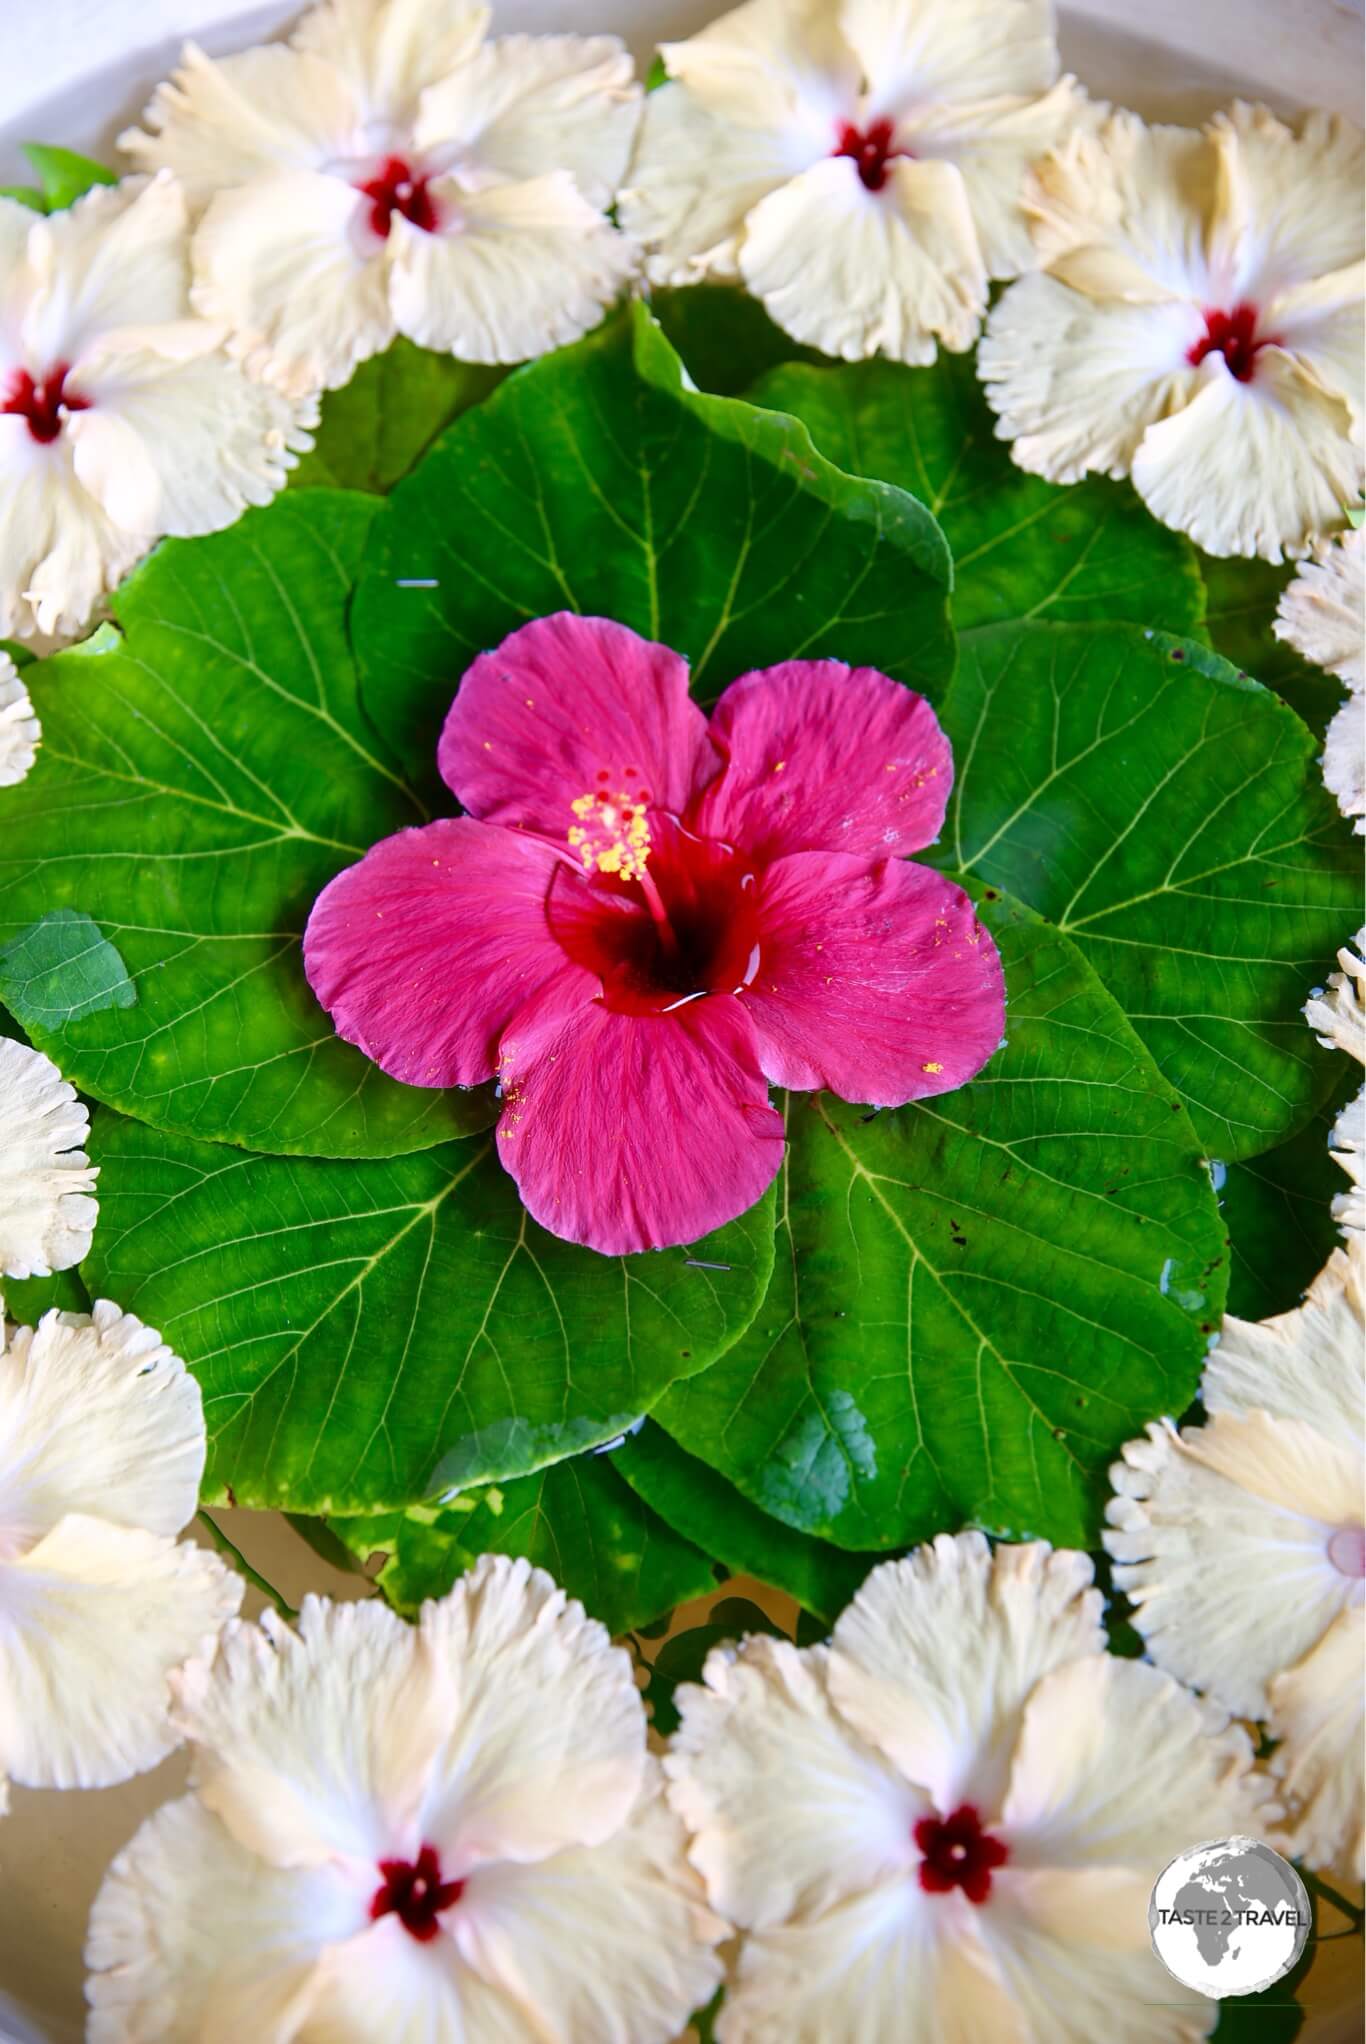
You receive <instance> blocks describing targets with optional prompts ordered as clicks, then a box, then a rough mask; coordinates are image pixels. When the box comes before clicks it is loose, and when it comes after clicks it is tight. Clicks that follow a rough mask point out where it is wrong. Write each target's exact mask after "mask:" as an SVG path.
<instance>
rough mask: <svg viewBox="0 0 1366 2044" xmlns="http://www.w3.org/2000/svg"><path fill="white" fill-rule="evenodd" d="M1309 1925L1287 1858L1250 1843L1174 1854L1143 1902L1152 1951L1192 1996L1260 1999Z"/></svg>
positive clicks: (1229, 1842)
mask: <svg viewBox="0 0 1366 2044" xmlns="http://www.w3.org/2000/svg"><path fill="white" fill-rule="evenodd" d="M1311 1921H1312V1917H1311V1915H1310V1909H1309V1897H1308V1895H1307V1893H1306V1892H1305V1886H1304V1883H1303V1881H1302V1880H1301V1879H1300V1877H1299V1875H1298V1874H1297V1873H1296V1872H1295V1869H1294V1868H1293V1867H1292V1866H1291V1864H1290V1862H1289V1860H1287V1859H1282V1858H1281V1855H1280V1854H1279V1853H1278V1852H1274V1851H1273V1850H1272V1848H1271V1847H1270V1846H1269V1845H1263V1844H1262V1843H1261V1842H1260V1840H1258V1839H1256V1838H1216V1839H1214V1840H1212V1841H1211V1842H1210V1843H1209V1844H1208V1845H1195V1846H1192V1847H1191V1849H1190V1851H1189V1852H1182V1853H1178V1854H1177V1857H1176V1858H1175V1859H1174V1860H1173V1861H1172V1862H1171V1864H1170V1866H1166V1867H1164V1868H1163V1869H1162V1872H1161V1873H1160V1874H1159V1875H1158V1877H1157V1885H1156V1887H1155V1888H1154V1889H1153V1899H1152V1901H1151V1902H1150V1903H1149V1904H1148V1928H1149V1930H1150V1931H1151V1932H1152V1939H1153V1950H1154V1951H1155V1952H1156V1953H1157V1956H1158V1958H1159V1959H1160V1960H1161V1961H1162V1963H1163V1965H1164V1966H1165V1967H1166V1969H1167V1971H1168V1972H1169V1973H1170V1974H1171V1975H1172V1976H1173V1978H1174V1979H1177V1980H1179V1981H1180V1982H1181V1985H1182V1986H1183V1987H1189V1988H1191V1989H1193V1990H1194V1992H1195V1993H1197V1994H1207V1995H1209V1996H1211V1997H1212V1998H1213V1999H1214V2000H1215V2001H1223V2000H1224V1999H1226V1997H1227V1996H1229V1995H1231V1994H1259V1993H1260V1992H1261V1990H1262V1989H1263V1988H1264V1987H1270V1986H1272V1985H1273V1984H1274V1982H1276V1981H1277V1980H1281V1979H1283V1978H1284V1976H1285V1975H1286V1974H1287V1973H1288V1972H1289V1971H1290V1969H1291V1967H1292V1966H1293V1965H1294V1964H1295V1961H1296V1960H1297V1959H1298V1958H1299V1956H1300V1953H1301V1952H1302V1951H1303V1950H1304V1942H1305V1939H1306V1938H1307V1937H1308V1935H1309V1927H1310V1923H1311Z"/></svg>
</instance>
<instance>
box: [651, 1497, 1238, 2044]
mask: <svg viewBox="0 0 1366 2044" xmlns="http://www.w3.org/2000/svg"><path fill="white" fill-rule="evenodd" d="M1100 1616H1101V1598H1100V1594H1099V1592H1098V1591H1096V1590H1095V1589H1093V1588H1092V1587H1091V1564H1090V1561H1089V1560H1088V1559H1087V1557H1086V1556H1085V1555H1082V1554H1068V1553H1056V1554H1055V1553H1052V1552H1051V1551H1050V1550H1049V1549H1048V1548H1047V1547H1045V1546H1043V1545H1040V1544H1031V1545H1028V1546H1021V1547H998V1548H997V1549H996V1551H995V1553H994V1554H993V1553H992V1552H991V1550H990V1549H989V1547H988V1546H987V1543H986V1541H985V1540H984V1539H983V1538H982V1536H981V1535H980V1534H977V1533H963V1534H959V1535H958V1536H957V1537H956V1538H951V1537H949V1536H948V1535H941V1536H940V1538H939V1539H937V1540H936V1541H935V1542H934V1544H933V1546H931V1547H922V1548H919V1549H917V1550H916V1551H915V1552H914V1553H912V1554H911V1555H908V1556H907V1557H906V1558H905V1559H904V1560H902V1561H896V1562H887V1563H885V1564H883V1565H882V1566H881V1567H879V1568H876V1569H874V1571H873V1573H872V1574H871V1575H870V1576H869V1577H868V1579H867V1581H866V1582H865V1584H864V1586H863V1588H862V1589H861V1590H860V1592H859V1594H858V1596H857V1597H856V1598H855V1600H854V1602H853V1603H852V1604H851V1605H850V1606H849V1608H848V1609H847V1610H846V1611H845V1613H844V1615H843V1616H842V1617H841V1619H840V1621H839V1623H838V1624H837V1625H836V1627H835V1631H834V1636H833V1639H832V1640H831V1642H830V1645H829V1646H828V1647H816V1648H810V1649H807V1650H805V1651H799V1650H798V1649H797V1648H795V1647H793V1646H790V1645H788V1644H787V1642H785V1641H775V1640H772V1639H748V1640H746V1641H745V1642H744V1644H743V1645H742V1646H741V1647H740V1648H739V1649H738V1650H737V1649H734V1648H728V1647H727V1648H718V1649H716V1650H715V1651H714V1652H713V1653H712V1654H711V1656H710V1657H709V1659H708V1661H707V1664H706V1667H705V1668H704V1670H703V1681H704V1684H705V1686H704V1687H691V1686H689V1687H685V1688H683V1689H681V1690H680V1691H679V1692H678V1693H677V1699H676V1700H677V1701H678V1702H679V1704H680V1707H681V1711H682V1723H681V1726H680V1728H679V1730H678V1733H677V1734H676V1736H675V1741H674V1748H673V1752H672V1754H671V1755H670V1757H669V1759H668V1760H667V1761H666V1763H665V1765H666V1769H667V1771H668V1774H669V1776H670V1779H671V1790H670V1793H671V1797H672V1800H673V1802H674V1804H675V1806H676V1808H677V1809H678V1811H679V1813H680V1814H681V1816H682V1817H683V1819H684V1821H685V1823H686V1824H687V1826H688V1828H689V1830H690V1831H691V1832H692V1834H693V1840H692V1846H691V1857H692V1860H693V1863H694V1865H695V1866H696V1867H697V1868H698V1870H699V1871H700V1872H701V1874H702V1876H703V1878H704V1879H705V1881H706V1884H707V1889H708V1893H709V1895H710V1897H711V1900H712V1902H713V1904H714V1905H715V1907H716V1908H717V1909H718V1910H719V1911H721V1912H722V1913H723V1914H724V1915H726V1916H728V1917H730V1918H731V1919H732V1920H733V1921H734V1922H735V1923H737V1924H739V1925H740V1926H741V1927H742V1928H743V1930H744V1931H745V1932H746V1933H747V1935H746V1937H745V1939H744V1943H743V1945H742V1947H741V1950H740V1954H739V1959H738V1964H737V1971H736V1978H735V1980H734V1982H733V1983H732V1985H731V1986H730V1987H729V1988H728V1989H727V1993H726V1999H725V2003H724V2005H723V2008H722V2012H721V2016H720V2020H719V2022H718V2024H717V2036H718V2038H719V2039H721V2040H722V2044H873V2040H877V2044H881V2040H883V2039H885V2038H893V2037H894V2038H896V2039H897V2040H898V2044H950V2040H955V2044H980V2040H983V2039H988V2038H989V2039H991V2040H992V2044H1095V2040H1096V2039H1097V2038H1099V2037H1104V2038H1106V2039H1108V2040H1113V2044H1165V2040H1178V2039H1180V2040H1184V2039H1190V2038H1198V2037H1203V2036H1205V2035H1206V2034H1207V2032H1208V2031H1209V2030H1210V2029H1211V2028H1212V2027H1213V2020H1214V2016H1215V2013H1216V2010H1215V2008H1214V2005H1213V2004H1201V2005H1199V2006H1198V2007H1196V2006H1191V2005H1189V2004H1187V2003H1177V2004H1173V1998H1172V1995H1171V1983H1170V1980H1169V1978H1168V1976H1167V1975H1166V1974H1164V1972H1163V1970H1162V1968H1161V1966H1160V1964H1159V1963H1158V1961H1157V1960H1156V1959H1155V1958H1154V1956H1153V1952H1152V1947H1151V1944H1150V1942H1149V1936H1148V1899H1149V1895H1150V1892H1151V1889H1152V1883H1153V1881H1154V1880H1155V1879H1156V1877H1157V1874H1158V1873H1159V1871H1160V1870H1161V1868H1162V1866H1163V1865H1164V1864H1165V1863H1166V1862H1167V1861H1168V1860H1169V1859H1171V1858H1172V1856H1173V1855H1174V1854H1175V1853H1176V1852H1178V1851H1179V1850H1181V1849H1182V1848H1183V1847H1186V1846H1188V1845H1192V1844H1195V1843H1197V1842H1198V1841H1200V1840H1202V1839H1206V1838H1210V1837H1219V1836H1220V1835H1222V1834H1226V1833H1229V1832H1236V1831H1238V1830H1240V1829H1243V1828H1246V1825H1247V1822H1248V1819H1249V1816H1250V1814H1251V1812H1252V1810H1253V1809H1254V1808H1255V1805H1256V1799H1257V1798H1258V1797H1259V1796H1261V1795H1264V1794H1265V1793H1266V1791H1267V1787H1268V1785H1267V1784H1266V1783H1265V1782H1261V1783H1256V1782H1254V1780H1253V1778H1252V1777H1251V1775H1250V1768H1251V1762H1252V1751H1251V1746H1250V1744H1249V1742H1248V1740H1247V1738H1246V1737H1245V1736H1244V1734H1243V1733H1242V1732H1241V1731H1239V1730H1237V1729H1234V1728H1230V1727H1229V1726H1228V1724H1227V1722H1226V1720H1225V1719H1223V1718H1222V1717H1220V1716H1218V1715H1217V1714H1215V1713H1214V1712H1212V1711H1210V1710H1209V1709H1207V1708H1204V1707H1202V1706H1201V1705H1199V1704H1198V1703H1197V1702H1196V1700H1195V1699H1194V1698H1193V1697H1192V1696H1190V1695H1189V1694H1188V1692H1187V1691H1185V1690H1184V1689H1182V1688H1180V1687H1179V1686H1178V1685H1177V1684H1176V1683H1175V1682H1173V1681H1172V1680H1171V1679H1170V1677H1169V1676H1166V1675H1164V1674H1162V1673H1160V1672H1159V1671H1158V1670H1157V1669H1156V1668H1152V1667H1148V1666H1146V1665H1145V1664H1143V1663H1140V1662H1135V1661H1120V1660H1116V1659H1113V1658H1111V1657H1110V1656H1109V1655H1108V1654H1107V1653H1106V1652H1105V1634H1104V1631H1103V1630H1102V1627H1101V1623H1100Z"/></svg>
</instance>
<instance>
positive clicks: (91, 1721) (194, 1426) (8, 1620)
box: [0, 1299, 242, 1788]
mask: <svg viewBox="0 0 1366 2044" xmlns="http://www.w3.org/2000/svg"><path fill="white" fill-rule="evenodd" d="M203 1467H204V1416H203V1412H202V1410H201V1407H200V1398H199V1386H198V1385H197V1384H196V1383H195V1381H194V1379H193V1377H191V1376H190V1375H189V1373H188V1371H187V1370H186V1368H185V1365H184V1364H183V1363H182V1362H181V1361H180V1359H179V1357H178V1356H174V1355H172V1353H171V1351H170V1349H169V1348H167V1347H166V1345H165V1343H164V1342H163V1341H162V1340H161V1339H160V1337H159V1336H158V1335H157V1334H156V1333H155V1332H154V1331H153V1330H152V1329H151V1328H150V1327H144V1326H143V1324H142V1322H141V1321H140V1320H136V1319H135V1318H134V1317H133V1315H132V1314H131V1313H120V1311H119V1309H118V1307H117V1306H114V1305H111V1304H110V1302H109V1301H108V1300H107V1299H102V1300H99V1301H97V1303H96V1305H95V1309H94V1312H93V1314H84V1313H59V1312H55V1311H54V1312H51V1313H45V1314H44V1315H43V1318H42V1320H41V1321H40V1322H39V1324H38V1326H37V1327H36V1328H32V1327H18V1328H14V1327H10V1328H6V1327H5V1325H4V1320H3V1313H0V1781H2V1780H3V1778H4V1777H5V1776H7V1775H8V1776H9V1777H10V1778H11V1779H13V1780H14V1781H17V1782H22V1783H24V1784H25V1785H27V1786H28V1787H31V1788H101V1787H104V1786H105V1785H106V1784H108V1783H110V1782H116V1781H122V1780H124V1779H125V1778H126V1777H127V1776H128V1775H130V1774H137V1773H140V1772H141V1771H142V1770H143V1769H144V1768H148V1767H153V1766H155V1765H156V1763H157V1761H159V1760H161V1759H162V1758H163V1757H164V1756H165V1755H166V1754H167V1753H169V1752H170V1751H171V1750H172V1748H173V1747H175V1746H177V1745H179V1743H180V1737H179V1734H178V1733H177V1732H176V1731H175V1730H174V1728H173V1727H172V1724H171V1721H170V1718H169V1715H168V1708H169V1705H170V1701H171V1696H170V1688H169V1681H168V1678H169V1676H170V1675H171V1673H172V1671H173V1670H175V1669H176V1668H178V1667H180V1666H181V1665H182V1664H183V1663H185V1662H186V1661H188V1660H190V1659H191V1658H192V1657H193V1656H196V1655H200V1654H203V1653H206V1652H211V1651H212V1648H213V1643H214V1640H215V1638H216V1636H217V1634H218V1631H219V1628H220V1627H221V1626H222V1625H223V1624H224V1623H225V1621H226V1620H227V1619H229V1618H230V1617H231V1616H232V1614H233V1613H234V1612H235V1611H236V1610H237V1607H238V1605H239V1604H240V1602H241V1598H242V1584H241V1580H240V1578H239V1577H237V1576H236V1575H234V1574H232V1573H230V1572H229V1571H228V1570H227V1569H226V1568H224V1566H223V1564H222V1563H221V1562H220V1561H219V1560H218V1559H217V1558H216V1557H215V1556H214V1555H211V1554H206V1553H205V1552H204V1551H203V1549H201V1548H198V1547H194V1546H192V1545H191V1544H190V1543H189V1542H188V1541H183V1542H177V1540H176V1538H175V1536H176V1534H177V1533H178V1532H179V1531H180V1529H181V1527H182V1526H184V1525H185V1524H186V1523H187V1522H188V1520H190V1519H191V1518H192V1517H193V1515H194V1511H195V1507H196V1505H197V1503H198V1500H199V1479H200V1476H201V1474H202V1471H203Z"/></svg>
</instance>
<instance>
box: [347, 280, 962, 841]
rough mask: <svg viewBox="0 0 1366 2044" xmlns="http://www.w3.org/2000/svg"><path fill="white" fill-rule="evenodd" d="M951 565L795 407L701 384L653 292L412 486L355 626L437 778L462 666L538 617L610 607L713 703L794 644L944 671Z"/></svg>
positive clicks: (420, 775) (910, 513)
mask: <svg viewBox="0 0 1366 2044" xmlns="http://www.w3.org/2000/svg"><path fill="white" fill-rule="evenodd" d="M949 575H950V570H949V560H948V553H947V550H946V548H945V545H944V540H943V535H942V534H941V533H940V531H939V528H938V526H937V525H936V524H935V522H934V520H933V519H932V518H931V517H930V515H929V513H928V512H927V511H926V510H925V509H924V508H923V506H922V505H920V504H918V503H915V502H914V501H913V500H912V499H911V498H909V497H908V496H906V495H905V493H904V492H903V491H900V490H897V489H893V488H890V487H889V486H888V485H887V484H885V483H878V482H860V481H855V480H852V479H851V478H850V477H848V476H846V475H844V474H842V473H841V472H840V471H839V470H838V469H835V468H832V467H831V466H830V464H829V463H828V462H826V461H825V460H823V459H822V458H821V456H820V455H818V454H817V453H816V451H815V449H814V448H813V447H812V444H811V439H810V435H809V434H808V433H807V432H806V429H805V428H804V427H803V426H801V425H799V424H798V423H796V422H795V421H793V420H791V419H783V418H779V417H776V416H775V415H773V414H771V413H767V412H760V411H756V410H754V409H753V408H752V407H751V406H749V405H746V404H742V403H739V402H737V401H735V400H733V399H727V398H714V397H704V396H702V395H701V394H700V393H699V392H697V391H695V390H693V389H691V388H690V387H689V386H688V385H687V384H686V383H685V380H684V377H683V372H682V368H681V365H680V363H679V360H678V357H677V356H676V355H675V354H674V352H673V350H672V349H671V348H670V346H669V344H668V342H667V341H666V340H665V338H664V336H663V335H662V333H661V332H660V331H659V328H658V327H657V326H656V325H655V324H654V322H653V321H652V320H651V318H650V316H649V314H648V312H647V311H646V310H645V308H644V307H643V306H639V305H637V306H636V307H634V308H633V309H632V310H631V311H630V312H628V313H626V314H623V315H621V316H620V317H618V318H616V319H614V320H611V321H609V322H608V323H607V324H606V325H605V326H603V327H601V328H600V329H599V330H598V332H597V333H595V334H593V335H590V336H589V338H588V339H587V340H585V341H581V342H580V343H578V345H577V346H575V347H573V348H566V349H563V350H562V351H561V352H560V353H559V354H557V355H551V356H547V357H546V359H545V360H544V361H541V362H537V363H534V364H533V365H532V366H531V367H530V368H527V369H522V370H519V371H518V372H517V373H516V374H515V375H513V376H510V377H509V378H508V380H507V382H506V383H504V384H503V385H501V387H500V388H499V389H498V390H497V391H495V392H494V394H493V396H492V397H491V398H489V399H488V401H487V402H486V403H485V404H482V405H478V406H476V407H475V408H474V409H473V410H472V411H469V412H467V413H466V414H465V415H464V417H463V418H461V419H458V420H457V421H456V423H455V424H454V425H453V426H452V427H450V428H449V430H448V431H447V432H446V433H444V434H443V435H442V437H441V439H440V440H439V441H438V442H437V444H436V446H435V447H434V448H433V449H432V451H431V453H430V454H429V455H428V456H427V458H426V459H425V460H424V461H423V462H422V463H421V464H420V465H419V467H418V468H417V469H416V470H414V472H413V474H412V475H411V476H409V477H408V478H407V480H406V481H404V482H402V483H400V484H399V486H398V488H397V489H396V490H395V491H394V493H393V495H392V496H391V497H390V498H389V500H388V503H387V505H386V507H385V509H384V511H383V512H382V513H381V515H380V517H379V519H378V520H377V521H376V524H375V528H374V535H373V540H372V552H371V554H370V555H369V556H368V558H367V572H366V574H365V577H364V579H363V580H362V582H361V586H360V589H359V591H358V592H357V596H356V601H355V605H354V609H353V613H352V639H353V643H354V644H355V647H356V651H357V657H358V659H359V662H360V667H361V673H362V690H363V694H364V698H365V701H366V704H367V706H368V708H369V710H370V712H371V715H372V717H373V718H374V720H375V722H376V724H377V725H378V727H379V729H380V730H381V731H382V732H383V733H384V735H385V736H386V738H388V740H389V741H390V743H391V744H392V745H393V746H394V748H395V750H396V751H397V752H398V753H399V755H400V756H401V757H402V758H403V760H404V761H405V763H406V765H407V767H408V769H409V771H410V773H411V774H412V775H413V776H414V778H415V779H421V780H422V781H423V783H424V785H427V786H430V787H438V788H439V783H437V782H436V781H435V752H436V740H437V735H438V733H439V731H440V728H441V723H442V720H443V718H444V717H445V714H446V711H447V710H448V709H449V707H450V702H451V697H452V696H453V694H454V692H455V688H456V685H457V683H458V682H459V680H460V676H461V674H462V672H463V670H464V668H465V667H466V665H467V664H468V663H469V661H470V660H471V659H472V658H473V657H474V655H475V654H476V653H478V652H479V651H481V650H482V649H483V648H485V647H488V646H492V645H496V644H497V643H498V641H499V640H500V639H501V638H503V637H504V636H505V634H506V633H508V632H509V631H512V630H514V629H515V628H516V627H517V626H518V625H521V624H524V623H525V622H526V621H527V620H528V619H529V618H533V617H539V616H543V615H545V614H546V613H548V612H551V611H561V610H578V611H582V612H585V613H592V614H596V615H600V616H604V617H612V618H616V619H618V620H619V621H620V622H621V623H623V624H627V625H630V626H632V627H633V628H634V629H635V630H637V631H639V632H642V633H644V634H645V635H646V636H648V637H649V638H652V639H661V640H663V641H664V642H665V643H666V644H668V645H670V646H674V647H676V648H677V649H678V650H679V651H680V652H682V653H686V654H687V655H688V656H689V657H690V659H691V661H692V663H693V681H694V686H695V688H696V690H697V692H698V693H699V695H700V696H702V697H703V698H709V697H710V696H712V695H715V694H716V693H717V692H718V691H719V690H720V688H721V687H722V686H723V685H724V684H725V683H726V682H728V681H730V680H732V679H733V678H734V677H735V676H736V675H737V674H740V673H742V672H744V671H745V670H746V669H747V668H750V667H762V666H764V665H766V664H769V663H772V662H774V661H778V660H784V659H792V658H796V657H799V656H807V657H816V656H821V655H831V656H834V657H836V658H839V659H842V660H847V661H849V662H850V663H855V664H856V663H859V662H868V663H871V664H873V665H876V666H879V667H881V668H883V669H884V670H885V671H886V672H888V673H890V674H894V675H897V676H898V677H900V678H901V679H903V680H905V681H908V682H911V683H913V684H914V685H915V686H916V687H918V688H929V687H930V686H932V685H934V686H939V687H942V686H943V684H944V683H946V682H947V680H948V676H949V673H950V671H951V669H952V664H953V648H952V634H951V631H950V629H949V625H948V618H947V587H948V581H949ZM446 799H447V801H449V797H447V798H446Z"/></svg>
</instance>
